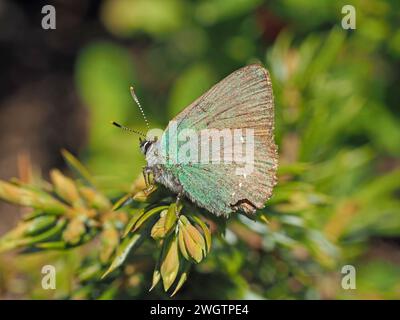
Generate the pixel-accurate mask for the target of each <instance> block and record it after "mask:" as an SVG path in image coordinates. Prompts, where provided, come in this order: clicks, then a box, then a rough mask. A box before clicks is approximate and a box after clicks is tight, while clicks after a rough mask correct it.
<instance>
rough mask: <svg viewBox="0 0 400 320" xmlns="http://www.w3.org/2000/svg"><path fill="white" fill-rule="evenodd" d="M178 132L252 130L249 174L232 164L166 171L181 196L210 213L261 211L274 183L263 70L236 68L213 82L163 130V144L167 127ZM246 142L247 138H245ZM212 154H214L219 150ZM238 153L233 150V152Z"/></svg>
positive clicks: (268, 89)
mask: <svg viewBox="0 0 400 320" xmlns="http://www.w3.org/2000/svg"><path fill="white" fill-rule="evenodd" d="M172 122H174V123H175V125H176V132H177V134H178V135H179V133H180V132H181V131H182V130H184V129H187V128H191V129H194V130H196V131H197V132H199V131H201V130H203V129H219V130H223V129H241V130H242V132H246V130H248V129H252V130H254V131H253V132H254V138H253V139H252V141H250V140H251V139H248V140H249V141H246V144H247V146H246V147H251V148H253V150H254V165H253V170H252V171H251V173H249V174H248V175H246V173H244V174H238V163H236V162H235V161H233V162H232V163H219V164H216V163H201V162H200V163H178V164H166V170H167V171H168V172H169V173H170V174H172V175H173V176H174V177H176V178H177V180H178V181H179V183H180V184H181V185H182V188H183V192H184V194H185V195H186V196H187V197H188V198H189V199H191V200H192V201H193V202H195V203H197V204H198V205H199V206H201V207H204V208H206V209H207V210H209V211H210V212H212V213H214V214H216V215H225V216H228V215H229V214H230V213H231V212H234V211H236V210H238V209H240V210H242V211H244V212H247V213H250V212H254V210H255V209H256V208H262V207H264V203H265V201H266V200H268V199H269V198H270V196H271V195H272V189H273V187H274V185H275V184H276V169H277V161H278V160H277V159H278V156H277V147H276V145H275V142H274V136H273V130H274V102H273V95H272V85H271V80H270V77H269V74H268V71H267V70H266V69H264V68H263V67H262V66H260V65H250V66H246V67H244V68H242V69H239V70H237V71H235V72H233V73H232V74H230V75H229V76H228V77H226V78H225V79H223V80H222V81H220V82H219V83H217V84H216V85H215V86H214V87H212V88H211V89H210V90H209V91H207V92H206V93H205V94H203V95H202V96H201V97H199V98H198V99H197V100H196V101H194V102H193V103H192V104H191V105H189V106H188V107H187V108H186V109H184V110H183V111H182V112H181V113H180V114H179V115H178V116H176V117H175V118H174V119H173V120H172V121H171V122H170V124H169V125H168V127H167V129H166V130H165V131H164V134H163V136H162V140H164V143H165V144H164V146H166V145H168V142H166V140H167V139H168V137H169V133H170V131H171V123H172ZM245 137H246V140H247V136H245ZM243 140H244V139H243V138H241V139H240V140H237V141H236V140H235V139H233V142H232V147H233V149H232V150H236V149H235V148H236V147H237V148H241V147H242V144H243V142H244V141H243ZM221 147H222V149H220V150H217V151H215V152H218V155H216V154H213V152H214V151H211V157H214V156H217V157H218V156H220V155H221V154H222V153H223V152H224V150H223V148H224V146H221ZM238 150H239V149H238Z"/></svg>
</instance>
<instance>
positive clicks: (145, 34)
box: [0, 0, 400, 299]
mask: <svg viewBox="0 0 400 320" xmlns="http://www.w3.org/2000/svg"><path fill="white" fill-rule="evenodd" d="M48 3H49V4H53V5H54V6H55V8H56V10H57V29H56V30H43V29H41V27H40V23H41V18H42V16H43V15H42V14H41V7H42V5H43V4H44V3H43V4H41V1H38V2H35V3H32V2H28V1H1V2H0V30H1V31H0V48H1V52H2V58H1V61H0V67H1V70H2V73H1V84H2V85H1V89H0V99H1V100H0V149H1V150H2V151H1V156H0V177H1V178H3V179H5V178H10V177H12V176H15V175H17V174H18V173H19V172H18V163H19V162H18V159H19V155H20V154H21V153H25V154H26V153H27V154H29V155H30V157H31V159H32V162H33V163H34V165H35V166H36V167H38V168H40V169H41V170H42V171H43V172H44V173H46V172H47V171H48V169H49V168H51V167H59V168H62V169H63V168H64V164H63V162H62V160H61V157H60V155H59V149H60V148H62V147H65V148H67V149H69V150H71V151H72V152H74V153H75V154H78V155H79V158H80V159H81V160H82V161H83V162H84V163H85V164H86V165H87V167H88V168H89V169H90V171H91V172H92V173H93V174H94V175H95V176H96V178H97V179H98V181H99V183H100V185H101V187H102V189H103V190H104V192H106V193H107V194H109V195H110V196H114V195H117V194H120V193H121V192H125V191H128V190H129V188H130V185H131V183H132V181H133V180H134V179H135V178H136V177H137V176H138V174H139V173H140V171H141V168H142V166H143V165H144V158H143V156H142V155H141V154H140V151H139V148H138V141H137V137H135V136H130V135H126V134H124V133H122V132H121V131H120V130H117V129H116V128H114V127H112V126H110V125H109V122H110V121H111V120H116V121H119V122H121V123H123V124H125V125H128V126H131V127H133V128H136V129H139V130H145V123H144V121H143V119H142V117H141V115H140V112H139V110H138V108H137V107H136V106H135V104H134V102H133V101H132V99H131V97H130V93H129V86H130V85H133V86H134V87H135V90H136V94H137V95H138V97H139V100H140V101H141V103H142V105H143V107H144V109H145V112H146V114H147V117H148V119H149V120H150V123H151V126H152V127H159V128H164V127H165V126H166V124H167V123H168V121H169V120H170V119H171V118H172V117H173V116H174V115H176V114H177V113H178V112H179V111H180V110H182V109H183V108H184V107H185V106H187V105H188V104H189V103H190V102H191V101H193V100H194V99H195V98H197V97H198V96H199V95H201V94H202V93H203V92H205V90H207V89H208V88H210V87H211V86H212V85H213V84H215V83H216V82H218V81H219V80H221V79H222V78H223V77H225V76H226V75H228V74H229V73H231V72H233V71H234V70H236V69H238V68H240V67H242V66H244V65H247V64H250V63H255V62H258V63H262V64H263V65H265V66H266V68H267V69H268V70H269V71H270V74H271V77H272V82H273V89H274V95H275V107H276V126H275V127H276V141H277V143H278V145H279V155H280V169H279V182H278V186H277V188H276V189H275V191H274V196H273V198H272V199H271V201H270V202H269V205H268V206H267V208H266V209H265V210H264V212H265V214H266V216H267V218H268V220H269V224H265V225H261V224H260V223H254V222H251V221H250V220H247V219H245V218H243V219H241V218H240V219H236V220H234V221H232V223H231V224H229V223H228V229H227V234H226V243H223V242H221V243H216V244H215V246H214V248H213V250H212V252H211V254H210V256H209V257H208V258H207V259H206V260H205V261H204V262H203V263H201V264H200V265H198V266H196V268H195V269H194V270H193V271H192V274H191V276H190V278H189V280H188V282H187V284H186V285H185V287H184V288H183V289H182V291H181V293H180V294H179V295H178V297H179V298H205V297H206V298H222V299H223V298H228V299H233V298H234V299H243V298H268V299H354V298H366V299H399V298H400V143H399V142H400V108H399V104H400V99H399V85H400V72H399V70H400V59H399V58H400V2H399V1H397V0H392V1H389V0H388V1H381V0H359V1H328V0H308V1H303V0H297V1H295V0H283V1H261V0H235V1H232V0H197V1H183V0H112V1H111V0H108V1H50V2H48ZM346 4H351V5H353V6H354V7H355V9H356V29H355V30H344V29H343V28H342V27H341V20H342V18H343V16H344V15H343V14H342V13H341V10H342V7H343V6H344V5H346ZM19 216H20V211H19V210H16V209H15V208H13V207H11V206H9V205H2V206H1V207H0V219H1V220H0V221H1V229H0V232H2V233H4V232H5V231H6V230H8V229H10V228H11V227H12V226H14V225H15V223H16V219H17V218H18V217H19ZM88 250H90V248H78V249H74V250H72V251H69V252H66V253H57V252H56V253H50V254H49V253H37V254H31V255H16V254H15V253H11V254H2V255H1V256H0V297H2V298H48V297H50V298H61V297H65V296H67V295H68V296H72V297H74V295H73V294H72V293H74V292H75V293H76V292H78V291H79V290H81V291H79V294H76V296H75V297H81V298H130V299H132V298H152V297H167V296H166V295H163V293H162V292H161V291H159V292H155V293H151V294H148V293H147V287H146V285H147V284H148V282H149V278H150V277H151V274H152V271H153V266H150V267H148V269H146V268H145V269H144V270H139V271H137V272H134V271H132V270H130V271H129V270H128V271H129V272H131V273H129V272H128V274H129V277H127V279H125V278H124V279H125V280H122V279H120V280H119V281H120V282H121V281H124V282H123V285H121V283H118V284H116V283H112V284H109V283H105V284H100V285H98V286H97V285H96V286H94V285H93V286H92V287H90V288H88V289H86V291H87V292H86V291H84V290H83V289H82V288H81V287H79V284H77V283H76V280H75V278H74V273H75V271H76V268H77V267H78V266H79V265H80V263H81V262H80V261H81V260H82V259H83V257H84V256H85V253H86V252H88ZM44 262H48V263H52V264H56V265H57V270H60V271H59V272H60V273H59V274H58V279H61V280H60V281H59V283H58V288H57V290H56V291H54V292H53V291H52V292H45V291H43V290H42V289H41V287H40V277H41V274H40V268H41V267H40V266H41V265H43V263H44ZM347 264H350V265H353V266H354V267H355V268H356V271H357V278H356V279H357V280H356V281H357V282H356V283H357V288H356V289H355V290H344V289H343V288H342V287H341V279H342V276H343V275H342V274H341V268H342V266H344V265H347ZM32 270H37V272H36V271H32ZM77 290H78V291H77ZM83 292H84V293H83ZM88 292H89V293H88Z"/></svg>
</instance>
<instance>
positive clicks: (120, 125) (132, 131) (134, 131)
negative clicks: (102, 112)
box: [111, 121, 146, 138]
mask: <svg viewBox="0 0 400 320" xmlns="http://www.w3.org/2000/svg"><path fill="white" fill-rule="evenodd" d="M111 124H112V125H114V126H116V127H117V128H120V129H122V130H125V131H127V132H130V133H136V134H138V135H140V136H142V137H145V138H146V135H145V134H144V133H143V132H140V131H137V130H134V129H131V128H128V127H125V126H123V125H122V124H119V123H117V122H115V121H112V122H111Z"/></svg>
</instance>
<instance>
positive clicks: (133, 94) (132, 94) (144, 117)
mask: <svg viewBox="0 0 400 320" xmlns="http://www.w3.org/2000/svg"><path fill="white" fill-rule="evenodd" d="M129 90H130V91H131V96H132V98H133V100H135V102H136V104H137V105H138V107H139V109H140V112H141V113H142V116H143V119H144V122H145V123H146V127H147V129H149V130H150V126H149V122H148V121H147V118H146V115H145V114H144V111H143V108H142V106H141V104H140V102H139V99H138V98H137V96H136V94H135V90H133V87H130V88H129Z"/></svg>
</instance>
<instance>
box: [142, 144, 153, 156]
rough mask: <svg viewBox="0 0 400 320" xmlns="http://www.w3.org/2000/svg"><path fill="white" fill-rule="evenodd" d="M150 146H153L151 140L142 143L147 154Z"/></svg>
mask: <svg viewBox="0 0 400 320" xmlns="http://www.w3.org/2000/svg"><path fill="white" fill-rule="evenodd" d="M150 146H151V142H150V141H144V143H143V145H142V148H143V151H144V153H145V154H146V153H147V151H148V150H149V148H150Z"/></svg>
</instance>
